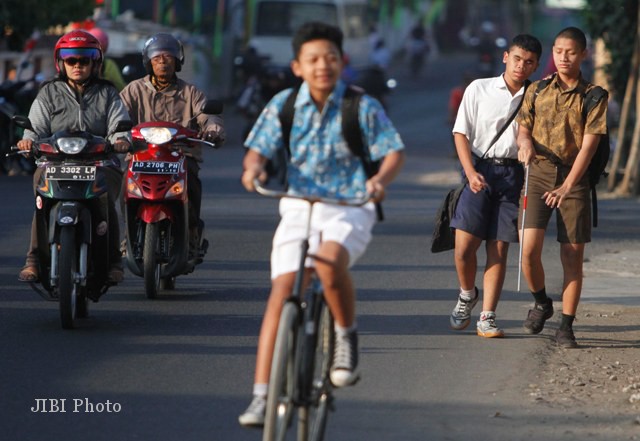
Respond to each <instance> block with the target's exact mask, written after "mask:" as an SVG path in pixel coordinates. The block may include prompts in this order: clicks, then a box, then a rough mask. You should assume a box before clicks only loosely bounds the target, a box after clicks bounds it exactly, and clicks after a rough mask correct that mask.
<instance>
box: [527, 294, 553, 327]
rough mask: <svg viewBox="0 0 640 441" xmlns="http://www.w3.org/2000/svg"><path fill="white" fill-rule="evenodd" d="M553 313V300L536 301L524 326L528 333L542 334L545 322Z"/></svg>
mask: <svg viewBox="0 0 640 441" xmlns="http://www.w3.org/2000/svg"><path fill="white" fill-rule="evenodd" d="M552 315H553V301H552V300H551V299H549V303H547V304H546V305H545V304H542V303H536V304H535V305H534V306H533V309H530V310H529V314H527V318H526V319H525V320H524V323H523V325H522V327H523V328H524V331H525V332H526V333H527V334H540V332H541V331H542V330H543V329H544V322H546V321H547V320H548V319H550V318H551V316H552Z"/></svg>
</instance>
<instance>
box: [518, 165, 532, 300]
mask: <svg viewBox="0 0 640 441" xmlns="http://www.w3.org/2000/svg"><path fill="white" fill-rule="evenodd" d="M528 190H529V165H528V164H527V165H526V166H525V167H524V196H523V197H522V227H521V229H520V253H519V256H518V292H520V278H521V276H522V244H523V243H524V220H525V216H526V215H527V192H528Z"/></svg>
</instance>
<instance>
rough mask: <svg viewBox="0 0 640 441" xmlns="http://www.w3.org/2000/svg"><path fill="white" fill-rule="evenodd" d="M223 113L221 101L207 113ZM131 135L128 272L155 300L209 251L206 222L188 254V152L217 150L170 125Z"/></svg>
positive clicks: (126, 193)
mask: <svg viewBox="0 0 640 441" xmlns="http://www.w3.org/2000/svg"><path fill="white" fill-rule="evenodd" d="M221 112H222V105H221V103H220V102H218V101H209V102H207V105H206V106H205V107H204V109H203V113H206V114H218V113H221ZM131 135H132V138H133V145H134V150H136V151H138V153H135V154H134V155H133V157H132V159H131V161H130V163H129V167H128V170H127V176H126V181H125V182H126V188H125V191H124V219H125V235H126V250H125V255H126V262H127V266H128V268H129V270H130V271H131V272H132V273H133V274H135V275H137V276H140V277H143V278H144V286H145V291H146V294H147V297H148V298H150V299H153V298H156V297H157V295H158V292H159V290H160V289H173V288H174V287H175V279H176V277H177V276H179V275H182V274H189V273H191V272H193V270H194V268H195V267H196V265H198V264H200V263H202V260H203V258H204V256H205V254H206V252H207V248H208V245H209V244H208V242H207V240H206V239H203V234H202V233H203V225H202V223H201V225H200V226H199V228H198V238H197V239H196V241H197V243H198V247H197V250H196V252H195V253H193V252H192V253H190V252H189V251H190V250H189V243H190V242H189V239H190V238H189V198H188V194H187V173H188V171H187V163H186V157H185V155H184V149H185V148H189V147H195V146H197V145H198V144H201V145H206V146H209V147H216V145H215V144H214V143H211V142H208V141H204V140H202V139H199V138H198V132H197V131H195V130H192V129H188V128H185V127H182V126H180V125H178V124H174V123H169V122H146V123H142V124H138V125H137V126H135V127H134V128H133V129H132V130H131ZM143 146H144V150H142V148H141V147H143Z"/></svg>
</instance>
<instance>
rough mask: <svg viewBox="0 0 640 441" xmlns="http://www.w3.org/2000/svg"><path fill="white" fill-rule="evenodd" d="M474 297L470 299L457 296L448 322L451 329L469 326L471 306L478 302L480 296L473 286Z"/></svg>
mask: <svg viewBox="0 0 640 441" xmlns="http://www.w3.org/2000/svg"><path fill="white" fill-rule="evenodd" d="M475 291H476V297H475V298H474V299H471V300H464V299H462V298H461V297H460V296H458V303H457V304H456V307H455V308H453V311H452V312H451V316H450V317H449V324H450V325H451V328H452V329H455V330H457V331H459V330H462V329H464V328H466V327H467V326H469V323H471V311H472V310H473V307H474V306H476V303H478V299H479V298H480V296H479V295H478V288H475Z"/></svg>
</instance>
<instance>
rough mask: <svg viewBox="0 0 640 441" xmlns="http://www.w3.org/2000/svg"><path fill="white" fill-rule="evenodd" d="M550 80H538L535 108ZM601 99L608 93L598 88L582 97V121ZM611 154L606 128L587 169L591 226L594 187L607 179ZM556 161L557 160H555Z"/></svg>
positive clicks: (595, 215) (595, 205)
mask: <svg viewBox="0 0 640 441" xmlns="http://www.w3.org/2000/svg"><path fill="white" fill-rule="evenodd" d="M552 79H553V77H551V78H547V79H544V80H540V81H539V82H538V85H537V87H536V91H535V94H534V96H533V103H532V104H533V105H534V106H535V101H536V98H537V96H538V94H539V93H540V91H542V89H544V88H545V87H547V86H548V85H549V83H551V80H552ZM601 99H605V100H608V99H609V93H608V92H607V91H606V90H605V89H603V88H602V87H600V86H596V87H594V88H593V89H591V90H590V91H589V92H587V93H585V94H584V95H583V105H582V121H583V122H584V123H586V121H587V115H588V114H589V112H590V111H591V109H593V108H594V107H595V106H596V104H598V102H600V100H601ZM531 111H532V113H533V114H534V115H535V109H531ZM610 154H611V147H610V144H609V127H608V126H607V131H606V133H605V134H604V135H602V136H600V141H599V142H598V147H597V149H596V152H595V153H594V154H593V157H592V158H591V162H590V163H589V168H588V169H587V174H588V176H589V186H590V187H591V205H592V208H593V226H594V227H597V226H598V198H597V196H596V186H597V185H598V183H599V182H600V178H601V177H603V176H604V177H607V176H608V175H609V173H607V172H606V171H605V168H606V167H607V164H608V163H609V155H610ZM556 159H557V158H556ZM558 161H559V159H558Z"/></svg>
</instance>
